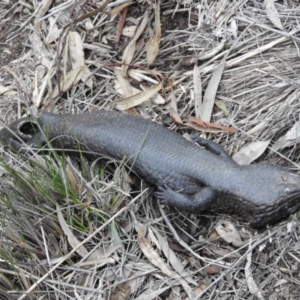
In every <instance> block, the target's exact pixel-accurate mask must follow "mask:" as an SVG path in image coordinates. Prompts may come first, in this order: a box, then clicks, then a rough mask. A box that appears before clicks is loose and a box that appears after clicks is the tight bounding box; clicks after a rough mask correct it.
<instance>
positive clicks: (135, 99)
mask: <svg viewBox="0 0 300 300" xmlns="http://www.w3.org/2000/svg"><path fill="white" fill-rule="evenodd" d="M161 88H162V84H158V85H156V86H154V87H152V88H150V89H148V90H145V91H143V92H140V93H139V94H136V95H133V96H131V97H127V98H125V99H122V100H119V101H115V102H113V103H111V104H112V105H114V104H115V108H116V109H118V110H127V109H129V108H132V107H135V106H137V105H140V104H142V103H143V102H145V101H148V100H150V98H151V97H153V96H154V95H155V94H156V93H158V91H160V90H161ZM111 104H110V105H109V106H111Z"/></svg>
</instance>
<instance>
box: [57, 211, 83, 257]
mask: <svg viewBox="0 0 300 300" xmlns="http://www.w3.org/2000/svg"><path fill="white" fill-rule="evenodd" d="M56 210H57V218H58V222H59V224H60V226H61V228H62V230H63V231H64V234H65V235H66V236H67V238H68V241H69V244H70V245H71V247H72V248H75V247H77V245H79V244H80V242H79V241H78V240H77V238H76V237H75V235H74V234H73V233H72V231H71V230H70V227H69V225H68V224H67V222H66V221H65V219H64V216H63V214H62V213H61V210H60V208H59V207H58V206H57V208H56ZM76 252H77V253H78V254H79V255H80V256H81V257H85V256H87V255H88V251H87V250H86V248H85V247H84V246H81V247H79V248H78V249H77V250H76Z"/></svg>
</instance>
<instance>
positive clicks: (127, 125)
mask: <svg viewBox="0 0 300 300" xmlns="http://www.w3.org/2000/svg"><path fill="white" fill-rule="evenodd" d="M36 121H37V122H38V125H37V123H36ZM36 121H35V120H33V119H29V118H22V119H20V120H17V121H15V122H13V123H12V124H11V125H10V126H9V127H8V128H4V129H2V130H1V131H0V140H2V142H3V143H5V144H6V145H8V146H10V147H11V148H13V149H15V150H18V151H19V150H21V149H22V144H21V141H24V142H25V143H26V144H27V145H29V146H34V147H40V146H43V145H45V144H46V140H47V139H48V140H49V141H50V142H51V145H52V146H53V147H54V148H63V149H65V150H67V149H73V150H78V149H79V145H80V149H81V150H82V151H83V152H92V153H94V155H96V154H97V155H100V154H102V155H106V156H109V157H112V158H115V159H119V160H122V159H123V158H124V157H126V159H127V165H128V166H129V167H131V168H132V170H133V171H134V172H136V173H137V174H138V175H139V176H141V177H142V178H144V179H145V180H146V181H148V182H149V183H152V184H154V185H156V186H157V187H158V189H157V192H156V193H155V195H156V196H157V198H158V199H159V200H160V201H161V203H164V204H168V205H171V206H175V207H177V208H179V209H182V210H186V211H191V212H198V211H202V210H209V211H213V212H219V213H226V214H230V215H235V216H238V217H240V218H242V219H243V220H245V221H249V222H250V223H251V225H252V226H253V227H264V226H266V225H268V224H272V223H275V222H277V221H280V220H282V219H284V218H286V217H287V216H288V215H289V214H291V213H294V212H295V211H296V210H297V209H298V208H299V207H300V176H298V175H295V174H291V173H289V172H288V171H286V170H284V169H281V168H279V167H276V166H272V165H249V166H240V165H238V164H236V163H235V162H234V161H233V160H232V159H231V158H230V157H229V156H228V154H227V153H226V152H225V151H224V150H223V149H222V148H221V147H220V146H219V145H217V144H215V143H213V142H209V141H207V140H204V139H201V138H199V137H195V138H194V139H195V140H196V142H197V143H198V144H200V145H201V146H202V147H204V148H205V149H204V148H200V147H199V146H197V145H196V144H193V143H191V142H189V141H187V140H186V139H184V138H183V137H182V136H181V135H179V134H177V133H175V132H172V131H170V130H168V129H167V128H165V127H163V126H160V125H157V124H156V123H154V122H151V121H148V120H145V119H143V118H141V117H136V116H132V115H129V114H125V113H120V112H116V111H100V112H96V113H92V114H82V115H70V114H65V115H54V114H49V113H42V114H41V116H40V117H39V118H37V120H36ZM9 129H10V130H9ZM40 129H41V130H42V131H41V130H40ZM45 137H47V138H46V139H45Z"/></svg>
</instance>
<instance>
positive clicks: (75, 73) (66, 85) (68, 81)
mask: <svg viewBox="0 0 300 300" xmlns="http://www.w3.org/2000/svg"><path fill="white" fill-rule="evenodd" d="M82 69H83V68H82V67H79V68H77V69H74V70H72V71H70V72H69V73H68V74H67V76H66V77H65V78H63V80H62V82H61V84H60V89H61V91H62V92H66V91H68V90H69V89H70V88H71V87H72V86H73V85H75V84H76V83H78V81H79V80H80V79H81V74H82ZM58 96H59V90H58V86H55V88H54V90H53V94H52V99H53V100H55V99H57V97H58ZM52 104H54V103H52Z"/></svg>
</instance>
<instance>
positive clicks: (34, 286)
mask: <svg viewBox="0 0 300 300" xmlns="http://www.w3.org/2000/svg"><path fill="white" fill-rule="evenodd" d="M147 191H148V188H147V189H145V190H143V191H142V192H141V193H140V194H139V195H138V196H136V197H135V198H134V199H133V200H132V201H131V202H130V203H129V204H128V205H126V206H124V207H123V208H122V209H121V210H120V211H118V212H117V213H116V214H115V215H114V216H112V217H111V218H110V219H109V220H107V221H106V222H105V223H104V224H103V225H102V226H100V227H99V228H98V229H97V230H96V231H94V232H93V233H92V234H91V235H90V236H88V237H87V238H86V239H84V240H83V241H82V242H81V243H79V244H78V245H77V246H76V247H75V248H73V250H71V252H69V253H68V254H67V255H65V256H64V257H62V259H61V261H60V262H58V263H57V264H56V265H55V266H54V267H53V268H51V269H50V270H49V271H48V272H47V273H46V274H45V275H44V276H43V277H41V278H40V279H39V280H38V281H37V282H36V283H34V284H33V285H32V286H31V287H30V288H29V289H28V290H27V291H26V292H25V293H24V294H23V295H22V296H21V297H19V298H18V300H22V299H24V298H25V297H26V296H27V295H28V294H29V293H31V292H32V291H33V290H34V289H35V288H36V287H37V286H38V285H39V284H40V283H41V282H42V281H44V280H45V279H46V278H47V277H48V276H49V275H50V274H52V273H53V272H54V271H55V270H56V269H57V268H58V267H59V266H60V265H61V264H62V263H63V262H64V261H66V260H67V259H69V258H70V257H71V256H72V255H73V254H74V253H75V252H76V251H77V250H78V249H79V248H80V247H81V246H83V245H84V244H86V243H87V242H88V241H89V240H91V239H92V238H93V237H94V236H95V235H96V234H97V233H99V232H100V231H101V230H103V229H104V228H105V227H106V226H107V225H108V224H110V223H111V222H112V221H113V220H114V219H116V218H117V217H118V216H119V215H121V214H122V213H123V212H124V211H125V210H126V209H128V208H129V206H131V205H132V204H133V203H135V202H136V201H137V200H138V199H139V198H141V196H143V195H144V194H145V193H146V192H147Z"/></svg>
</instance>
